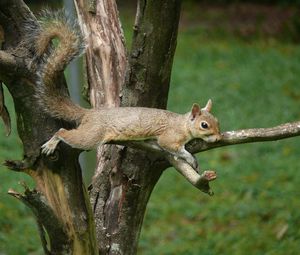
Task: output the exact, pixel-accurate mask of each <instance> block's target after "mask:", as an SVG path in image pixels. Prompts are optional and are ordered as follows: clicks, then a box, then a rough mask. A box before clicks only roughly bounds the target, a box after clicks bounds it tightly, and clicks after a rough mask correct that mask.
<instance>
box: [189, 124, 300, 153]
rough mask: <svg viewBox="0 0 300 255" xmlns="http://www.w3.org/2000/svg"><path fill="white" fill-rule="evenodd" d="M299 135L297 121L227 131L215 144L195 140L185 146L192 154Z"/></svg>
mask: <svg viewBox="0 0 300 255" xmlns="http://www.w3.org/2000/svg"><path fill="white" fill-rule="evenodd" d="M299 135H300V121H297V122H292V123H285V124H282V125H279V126H275V127H271V128H252V129H241V130H236V131H227V132H224V133H222V139H221V141H219V142H217V143H206V142H204V141H203V140H200V139H197V140H195V141H193V142H191V143H190V144H189V145H188V146H187V149H188V150H189V151H190V152H192V153H197V152H201V151H206V150H210V149H214V148H217V147H222V146H228V145H235V144H242V143H254V142H267V141H277V140H281V139H285V138H289V137H294V136H299Z"/></svg>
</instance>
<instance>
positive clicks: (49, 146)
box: [41, 128, 67, 156]
mask: <svg viewBox="0 0 300 255" xmlns="http://www.w3.org/2000/svg"><path fill="white" fill-rule="evenodd" d="M64 131H67V130H65V129H63V128H61V129H60V130H58V131H57V132H56V133H55V134H54V136H52V138H51V139H50V140H49V141H48V142H46V143H44V144H43V145H42V147H41V148H42V153H43V154H46V155H47V156H49V155H50V154H52V153H53V152H54V151H55V149H56V147H57V145H58V143H59V142H60V141H61V140H62V139H61V137H60V136H59V133H61V132H64Z"/></svg>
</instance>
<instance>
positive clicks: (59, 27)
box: [36, 10, 87, 122]
mask: <svg viewBox="0 0 300 255" xmlns="http://www.w3.org/2000/svg"><path fill="white" fill-rule="evenodd" d="M40 25H41V30H40V33H38V35H37V38H36V45H37V46H36V55H37V57H40V58H42V59H43V61H42V62H43V65H42V67H41V70H40V74H39V75H40V82H39V84H38V86H37V92H36V95H37V98H38V100H39V102H40V105H41V106H42V107H43V109H44V110H45V111H46V112H47V113H49V114H50V115H51V116H53V117H55V118H60V119H64V120H67V121H76V122H80V121H81V119H82V117H83V115H84V114H85V112H86V111H87V109H84V108H82V107H80V106H79V105H76V104H75V103H73V102H72V101H71V99H70V97H69V95H68V92H67V90H66V88H65V87H60V86H58V85H57V84H55V83H54V81H57V79H58V77H61V74H62V72H63V71H64V70H65V68H66V66H67V65H68V64H69V63H70V62H71V61H72V60H73V59H74V58H75V57H77V56H79V55H80V54H81V53H82V52H83V50H84V47H85V44H84V40H83V36H82V34H81V30H80V27H79V25H78V23H77V22H75V21H73V20H71V19H70V18H68V17H67V16H66V15H65V13H64V11H63V10H61V11H58V12H55V13H52V12H49V11H44V12H43V14H42V20H41V21H40ZM53 39H57V41H56V40H54V41H53ZM52 42H53V44H52ZM60 84H61V83H60Z"/></svg>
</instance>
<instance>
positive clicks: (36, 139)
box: [0, 0, 97, 255]
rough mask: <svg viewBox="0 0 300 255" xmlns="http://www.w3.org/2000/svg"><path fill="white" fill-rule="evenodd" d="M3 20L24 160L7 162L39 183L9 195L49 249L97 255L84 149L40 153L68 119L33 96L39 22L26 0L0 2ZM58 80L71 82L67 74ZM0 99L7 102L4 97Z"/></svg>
mask: <svg viewBox="0 0 300 255" xmlns="http://www.w3.org/2000/svg"><path fill="white" fill-rule="evenodd" d="M0 25H1V27H2V30H3V38H4V43H3V44H2V49H1V51H0V63H1V64H0V77H1V80H2V81H3V82H4V83H5V85H6V86H7V88H8V89H9V92H10V93H11V95H12V97H13V99H14V104H15V110H16V115H17V125H18V132H19V136H20V138H21V140H22V142H23V146H24V160H23V161H6V163H5V164H6V165H7V166H8V167H9V168H10V169H12V170H15V171H22V172H25V173H27V174H29V175H30V176H31V177H32V178H33V179H34V180H35V183H36V189H35V190H29V189H28V188H27V187H26V186H25V192H24V194H19V193H17V192H15V191H14V190H10V191H9V194H11V195H13V196H15V197H17V198H19V199H20V200H21V201H22V202H24V203H25V204H26V205H27V206H29V207H30V208H31V209H32V211H33V213H34V215H35V217H36V218H37V222H38V224H39V227H40V230H41V232H40V233H41V239H42V241H43V246H44V250H45V253H46V254H78V255H79V254H81V255H82V254H96V253H97V245H96V239H95V234H94V233H95V232H94V223H93V215H92V211H91V209H90V203H89V200H88V196H87V192H86V190H85V187H84V185H83V183H82V175H81V169H80V166H79V163H78V155H79V152H78V151H76V150H72V149H70V147H68V146H64V145H62V146H61V147H60V149H59V150H58V151H57V153H56V154H54V155H53V156H51V157H44V156H42V155H41V154H40V146H41V145H42V144H43V143H44V142H45V141H46V140H47V139H49V138H50V137H51V135H52V134H53V133H54V132H55V131H56V130H58V129H59V128H60V127H62V126H65V127H67V124H66V123H62V122H61V121H58V120H55V119H53V118H51V117H50V116H47V115H45V113H43V112H42V111H41V110H40V106H39V105H38V103H37V100H36V98H35V97H34V86H35V84H36V80H37V73H36V72H37V66H34V65H32V59H33V58H34V54H33V53H34V52H35V49H34V45H35V44H34V43H35V42H34V41H33V36H32V35H30V34H28V32H27V31H28V29H29V28H30V29H38V26H39V24H38V23H37V21H36V18H35V17H34V16H33V14H32V13H31V12H30V10H29V9H28V7H27V6H26V5H25V4H24V2H23V1H21V0H12V1H11V0H9V1H1V2H0ZM53 82H55V83H57V84H58V85H60V86H63V87H64V86H66V83H65V80H64V77H63V74H61V75H60V76H59V77H58V79H57V80H55V81H53ZM1 101H2V103H1V104H2V105H3V104H4V100H1ZM5 119H7V118H5ZM6 123H7V125H8V126H9V123H8V122H6ZM45 232H46V233H47V235H48V236H49V240H50V243H49V245H47V244H46V238H45V235H46V234H45Z"/></svg>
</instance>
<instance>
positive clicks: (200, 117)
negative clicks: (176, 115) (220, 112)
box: [189, 99, 222, 143]
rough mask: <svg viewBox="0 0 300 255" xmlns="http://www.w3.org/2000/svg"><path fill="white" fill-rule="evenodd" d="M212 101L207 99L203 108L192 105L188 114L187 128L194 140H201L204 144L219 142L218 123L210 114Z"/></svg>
mask: <svg viewBox="0 0 300 255" xmlns="http://www.w3.org/2000/svg"><path fill="white" fill-rule="evenodd" d="M211 107H212V101H211V100H210V99H209V100H208V102H207V104H206V106H205V107H204V108H202V109H201V108H200V106H199V105H198V104H193V106H192V109H191V112H190V113H189V127H190V132H191V135H192V136H193V137H194V138H201V139H203V140H204V141H205V142H208V143H211V142H216V141H219V140H221V138H222V136H221V134H220V129H219V122H218V120H217V119H216V118H215V117H214V116H213V115H212V114H211V113H210V111H211Z"/></svg>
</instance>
